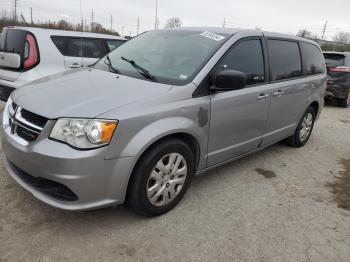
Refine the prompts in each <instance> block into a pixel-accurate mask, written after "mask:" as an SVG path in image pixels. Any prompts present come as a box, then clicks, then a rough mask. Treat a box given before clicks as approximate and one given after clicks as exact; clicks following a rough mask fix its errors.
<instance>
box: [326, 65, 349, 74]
mask: <svg viewBox="0 0 350 262" xmlns="http://www.w3.org/2000/svg"><path fill="white" fill-rule="evenodd" d="M328 70H329V71H330V72H339V73H341V72H343V73H350V67H348V66H338V67H331V68H329V69H328Z"/></svg>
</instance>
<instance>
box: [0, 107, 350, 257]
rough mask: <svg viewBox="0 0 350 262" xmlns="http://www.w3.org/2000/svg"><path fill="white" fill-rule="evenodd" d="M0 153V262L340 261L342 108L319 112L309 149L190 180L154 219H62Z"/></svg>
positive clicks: (349, 202) (344, 205)
mask: <svg viewBox="0 0 350 262" xmlns="http://www.w3.org/2000/svg"><path fill="white" fill-rule="evenodd" d="M3 158H4V156H3V154H2V153H0V261H11V262H13V261H230V262H231V261H317V262H319V261H338V262H339V261H349V258H350V246H349V244H350V109H342V108H338V107H334V106H327V107H326V108H325V109H324V111H323V114H322V116H321V119H320V120H319V121H318V122H317V124H316V126H315V130H314V133H313V135H312V137H311V139H310V141H309V143H308V144H307V145H306V146H305V147H304V148H301V149H293V148H289V147H287V146H285V145H284V144H277V145H274V146H272V147H270V148H268V149H266V150H264V151H261V152H259V153H256V154H254V155H251V156H249V157H246V158H244V159H242V160H239V161H236V162H234V163H232V164H229V165H227V166H225V167H221V168H218V169H216V170H213V171H212V172H210V173H208V174H207V175H204V176H200V177H196V178H194V179H193V182H192V185H191V187H190V189H189V191H188V192H187V194H186V196H185V197H184V199H183V200H182V202H181V203H180V204H179V206H178V207H177V208H176V209H175V210H173V211H172V212H170V213H168V214H166V215H164V216H161V217H158V218H153V219H146V218H142V217H139V216H137V215H135V214H133V213H132V212H131V211H129V210H128V209H127V208H126V207H117V208H108V209H104V210H99V211H92V212H80V213H70V212H64V211H61V210H57V209H54V208H51V207H49V206H47V205H45V204H42V203H41V202H39V201H38V200H36V199H34V198H33V197H32V196H31V195H30V194H29V193H28V192H26V191H25V190H23V189H22V188H21V187H20V186H19V185H17V184H16V183H15V182H14V181H13V180H12V179H11V178H10V177H9V176H8V174H7V172H6V170H5V169H4V166H3Z"/></svg>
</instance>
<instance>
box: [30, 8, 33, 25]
mask: <svg viewBox="0 0 350 262" xmlns="http://www.w3.org/2000/svg"><path fill="white" fill-rule="evenodd" d="M30 23H31V24H32V25H33V8H32V7H31V8H30Z"/></svg>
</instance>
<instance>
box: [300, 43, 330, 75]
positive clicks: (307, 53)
mask: <svg viewBox="0 0 350 262" xmlns="http://www.w3.org/2000/svg"><path fill="white" fill-rule="evenodd" d="M302 45H303V59H304V65H305V71H306V74H307V75H314V74H321V73H325V72H326V65H325V61H324V58H323V55H322V53H321V50H320V49H319V48H318V47H317V46H315V45H313V44H309V43H302Z"/></svg>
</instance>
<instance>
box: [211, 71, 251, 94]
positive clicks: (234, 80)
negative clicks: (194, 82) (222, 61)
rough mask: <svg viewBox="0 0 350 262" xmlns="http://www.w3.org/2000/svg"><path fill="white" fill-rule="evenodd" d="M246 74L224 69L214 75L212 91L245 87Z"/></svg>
mask: <svg viewBox="0 0 350 262" xmlns="http://www.w3.org/2000/svg"><path fill="white" fill-rule="evenodd" d="M246 80H247V76H246V74H245V73H243V72H239V71H235V70H224V71H221V72H219V73H218V74H217V75H216V76H214V86H213V87H212V88H211V89H212V91H214V92H220V91H230V90H238V89H242V88H244V87H245V84H246Z"/></svg>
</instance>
